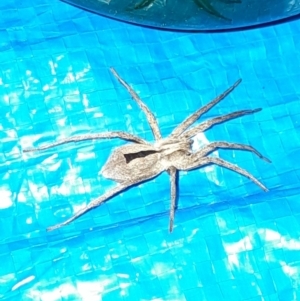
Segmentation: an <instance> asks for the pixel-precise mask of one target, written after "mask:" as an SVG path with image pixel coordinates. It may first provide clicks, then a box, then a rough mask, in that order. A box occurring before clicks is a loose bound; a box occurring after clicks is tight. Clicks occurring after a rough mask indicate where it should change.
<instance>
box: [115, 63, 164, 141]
mask: <svg viewBox="0 0 300 301" xmlns="http://www.w3.org/2000/svg"><path fill="white" fill-rule="evenodd" d="M110 71H111V72H112V74H113V75H114V76H115V77H116V78H117V80H118V81H119V82H120V83H121V84H122V85H123V86H124V87H125V88H126V90H127V91H128V92H129V94H130V95H131V97H132V98H133V99H134V100H135V101H136V103H137V104H138V106H139V107H140V108H141V110H142V111H143V112H144V113H145V115H146V118H147V120H148V123H149V126H150V128H151V130H152V133H153V135H154V138H155V140H159V139H161V138H162V136H161V133H160V130H159V127H158V123H157V121H156V118H155V117H154V115H153V113H152V112H151V111H150V109H149V108H148V107H147V106H146V104H145V103H144V102H143V101H142V100H141V99H140V98H139V96H138V95H137V93H136V92H135V91H134V90H133V89H132V88H131V87H130V86H129V85H128V84H127V83H126V82H125V81H124V80H123V79H122V78H121V77H120V75H119V74H118V73H117V72H116V70H115V69H114V68H110Z"/></svg>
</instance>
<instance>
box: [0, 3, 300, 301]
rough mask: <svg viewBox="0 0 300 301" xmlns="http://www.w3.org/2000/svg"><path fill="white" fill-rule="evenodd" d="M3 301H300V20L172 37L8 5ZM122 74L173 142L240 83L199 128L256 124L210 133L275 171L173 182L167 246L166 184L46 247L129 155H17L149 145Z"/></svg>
mask: <svg viewBox="0 0 300 301" xmlns="http://www.w3.org/2000/svg"><path fill="white" fill-rule="evenodd" d="M0 7H1V11H0V16H1V17H0V24H1V25H0V51H1V55H0V108H1V110H0V126H1V128H0V135H1V140H0V177H1V180H0V299H1V300H10V301H12V300H13V301H15V300H41V301H45V300H51V301H52V300H64V301H65V300H88V301H92V300H103V301H110V300H114V301H115V300H130V301H135V300H137V301H138V300H179V301H181V300H188V301H190V300H192V301H194V300H207V301H222V300H224V301H225V300H226V301H228V300H230V301H242V300H243V301H246V300H247V301H271V300H272V301H275V300H280V301H291V300H299V299H300V289H299V283H300V282H299V281H300V280H299V272H300V255H299V250H300V240H299V233H300V216H299V213H300V197H299V196H298V195H299V191H300V190H299V189H300V188H299V182H300V181H299V180H300V164H299V158H300V139H299V118H300V85H299V78H300V52H299V47H300V20H294V21H290V22H285V23H282V24H279V25H274V26H269V27H264V28H257V29H253V30H247V31H236V32H227V33H225V32H224V33H210V34H209V33H198V34H195V33H193V34H192V33H178V32H177V33H176V32H168V31H159V30H155V29H147V28H142V27H138V26H134V25H129V24H124V23H121V22H118V21H114V20H109V19H106V18H104V17H100V16H97V15H93V14H91V13H88V12H85V11H82V10H80V9H77V8H74V7H72V6H70V5H67V4H64V3H61V2H58V1H50V0H43V1H39V2H38V3H37V2H36V1H31V0H25V1H22V2H17V1H2V2H1V4H0ZM110 67H114V68H115V69H116V70H117V71H118V72H119V74H120V75H121V76H122V77H123V78H124V79H125V80H126V81H127V82H128V83H130V85H131V86H132V87H133V88H134V89H135V90H136V91H137V93H138V94H139V95H140V97H141V98H142V99H143V101H144V102H145V103H146V104H147V105H148V106H149V108H150V109H151V110H152V111H153V112H154V114H155V116H156V117H157V119H158V122H159V125H160V128H161V130H162V133H163V135H164V136H167V135H169V134H170V133H171V131H172V129H173V128H175V127H176V126H177V125H178V124H179V123H180V122H181V121H182V120H183V119H184V118H185V117H186V116H188V115H189V114H191V113H192V112H194V111H195V110H196V109H198V108H199V107H201V106H203V105H204V104H206V103H208V102H209V101H210V100H211V99H213V98H214V97H215V96H217V95H219V94H220V93H221V92H223V91H224V90H225V89H227V88H228V87H229V86H230V85H232V84H233V83H234V82H235V81H236V80H237V79H239V78H242V80H243V81H242V83H241V84H240V85H239V87H237V88H236V89H235V90H234V92H232V93H231V94H230V95H229V96H228V97H227V98H226V99H224V100H223V101H222V102H221V103H219V104H218V105H217V106H216V107H214V108H213V109H212V110H211V111H209V112H208V113H207V114H206V115H205V116H203V117H202V119H201V120H206V119H209V118H213V117H216V116H218V115H220V114H227V113H230V112H233V111H236V110H242V109H255V108H262V111H260V112H257V113H256V114H253V115H247V116H244V117H241V118H238V119H235V120H232V121H229V122H226V123H223V124H220V125H217V126H215V127H214V128H212V129H210V130H208V131H207V132H205V133H204V134H202V135H198V136H197V137H196V138H195V143H194V146H195V148H197V147H198V148H200V147H201V145H202V144H203V143H208V142H210V141H220V140H222V141H228V142H238V143H245V144H250V145H252V146H253V147H255V148H257V149H258V150H259V151H260V152H261V153H262V154H263V155H265V156H267V157H268V158H269V159H270V160H271V161H272V163H271V164H269V163H266V162H264V161H262V160H260V159H259V158H257V157H255V156H254V155H253V154H251V153H248V152H243V151H237V150H219V151H217V152H215V153H214V154H213V156H216V157H221V158H223V159H226V160H228V161H230V162H232V163H233V164H237V165H239V166H240V167H242V168H245V169H247V170H248V171H249V172H251V173H252V174H253V175H255V176H256V177H257V178H258V179H259V180H260V181H262V182H263V183H264V184H265V185H266V186H267V187H268V188H269V192H264V191H262V190H261V189H260V188H259V187H257V186H256V185H255V184H254V183H253V182H251V181H250V180H249V179H247V178H244V177H242V176H240V175H238V174H236V173H234V172H232V171H229V170H225V169H222V168H220V167H215V166H208V167H205V168H202V169H199V170H195V171H191V172H182V173H181V174H180V177H179V187H180V189H179V199H178V210H177V212H176V217H175V227H174V231H173V233H171V234H170V233H169V232H168V212H169V206H170V184H169V177H168V174H167V173H165V174H162V175H161V176H159V177H157V178H155V179H153V180H151V181H149V182H146V183H143V184H141V185H138V186H136V187H133V188H131V189H130V190H127V191H126V192H124V193H121V194H120V195H118V196H116V197H114V198H112V199H111V200H109V201H108V202H107V203H105V204H104V205H102V206H101V207H99V208H96V209H94V210H92V211H90V212H89V213H87V214H85V215H83V216H82V217H80V218H79V219H77V220H75V221H74V222H72V223H71V224H70V225H69V226H66V227H64V228H61V229H59V230H56V231H52V232H46V230H45V229H46V228H47V227H48V226H52V225H54V224H56V223H58V222H61V221H63V220H65V219H66V218H68V217H70V216H71V215H72V214H73V213H74V212H77V211H78V210H79V209H80V208H82V207H83V206H85V205H86V204H87V203H88V202H89V201H90V200H92V199H94V198H96V197H98V196H99V195H101V194H103V193H104V192H105V191H107V190H109V189H110V188H112V187H114V185H115V183H113V182H112V181H109V180H107V179H105V178H104V177H103V176H102V175H101V174H99V171H100V170H101V167H102V166H103V165H104V164H105V162H106V160H107V158H108V156H109V154H110V153H111V151H112V150H113V149H115V148H116V147H118V146H120V145H123V144H125V142H123V141H121V140H117V139H114V140H105V141H100V140H97V141H85V142H80V143H71V144H66V145H61V146H57V147H55V148H52V149H49V150H46V151H41V152H35V153H23V150H24V149H28V148H31V147H38V146H41V145H45V144H47V143H51V142H54V141H57V140H59V139H62V138H66V137H70V136H74V135H83V134H88V133H97V132H103V131H108V130H122V131H127V132H130V133H132V134H135V135H138V136H140V137H142V138H144V139H148V140H150V141H153V137H152V135H151V131H150V128H149V126H148V124H147V122H146V119H145V116H144V115H143V113H142V112H141V111H140V110H139V108H138V107H137V105H136V104H135V103H134V101H133V100H132V99H131V98H130V96H129V95H128V93H127V91H126V90H125V89H124V88H123V87H122V86H121V85H120V84H119V83H118V82H117V81H116V80H115V78H114V77H113V76H112V75H111V73H110V71H109V68H110Z"/></svg>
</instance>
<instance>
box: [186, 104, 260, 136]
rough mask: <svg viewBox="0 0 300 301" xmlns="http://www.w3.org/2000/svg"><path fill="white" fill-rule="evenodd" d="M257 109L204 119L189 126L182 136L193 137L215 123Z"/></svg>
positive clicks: (253, 111) (256, 110)
mask: <svg viewBox="0 0 300 301" xmlns="http://www.w3.org/2000/svg"><path fill="white" fill-rule="evenodd" d="M259 111H261V109H255V110H241V111H237V112H233V113H230V114H226V115H223V116H218V117H215V118H212V119H209V120H206V121H204V122H202V123H200V124H198V125H196V126H195V127H193V128H191V129H190V130H188V131H186V132H184V136H185V137H186V138H191V137H194V136H195V135H197V134H198V133H200V132H204V131H206V130H207V129H209V128H211V127H213V126H214V125H215V124H219V123H223V122H225V121H227V120H230V119H234V118H238V117H241V116H244V115H248V114H253V113H256V112H259Z"/></svg>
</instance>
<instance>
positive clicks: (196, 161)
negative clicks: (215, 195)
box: [178, 152, 268, 191]
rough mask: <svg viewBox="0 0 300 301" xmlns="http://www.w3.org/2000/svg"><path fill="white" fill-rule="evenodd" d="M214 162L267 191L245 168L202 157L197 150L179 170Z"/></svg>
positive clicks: (218, 159) (221, 160)
mask: <svg viewBox="0 0 300 301" xmlns="http://www.w3.org/2000/svg"><path fill="white" fill-rule="evenodd" d="M209 164H215V165H219V166H221V167H225V168H227V169H230V170H232V171H234V172H236V173H239V174H241V175H243V176H244V177H246V178H248V179H250V180H251V181H253V182H254V183H255V184H256V185H258V186H259V187H260V188H261V189H262V190H264V191H268V189H267V187H266V186H265V185H263V184H262V183H261V182H260V181H259V180H258V179H256V178H255V177H254V176H253V175H252V174H250V173H249V172H248V171H247V170H245V169H243V168H241V167H238V166H236V165H234V164H232V163H229V162H227V161H225V160H223V159H220V158H213V157H203V156H202V153H201V152H197V153H195V154H193V155H191V156H189V158H188V161H187V160H186V161H185V162H184V164H183V165H182V166H180V168H179V167H178V169H180V170H192V169H196V168H200V167H203V166H205V165H209Z"/></svg>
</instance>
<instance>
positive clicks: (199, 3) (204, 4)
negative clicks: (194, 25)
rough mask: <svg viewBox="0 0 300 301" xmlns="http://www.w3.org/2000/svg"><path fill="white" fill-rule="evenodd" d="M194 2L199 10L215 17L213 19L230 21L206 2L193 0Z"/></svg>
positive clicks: (206, 0) (205, 0) (204, 0)
mask: <svg viewBox="0 0 300 301" xmlns="http://www.w3.org/2000/svg"><path fill="white" fill-rule="evenodd" d="M194 2H195V3H196V5H197V6H199V7H200V8H202V9H204V10H205V11H206V12H208V13H209V14H211V15H213V16H215V17H219V18H221V19H225V20H227V21H231V19H228V18H226V17H224V16H223V15H222V14H220V13H219V12H218V11H217V10H216V9H215V8H214V7H213V6H212V5H211V4H210V3H209V1H208V0H194Z"/></svg>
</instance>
